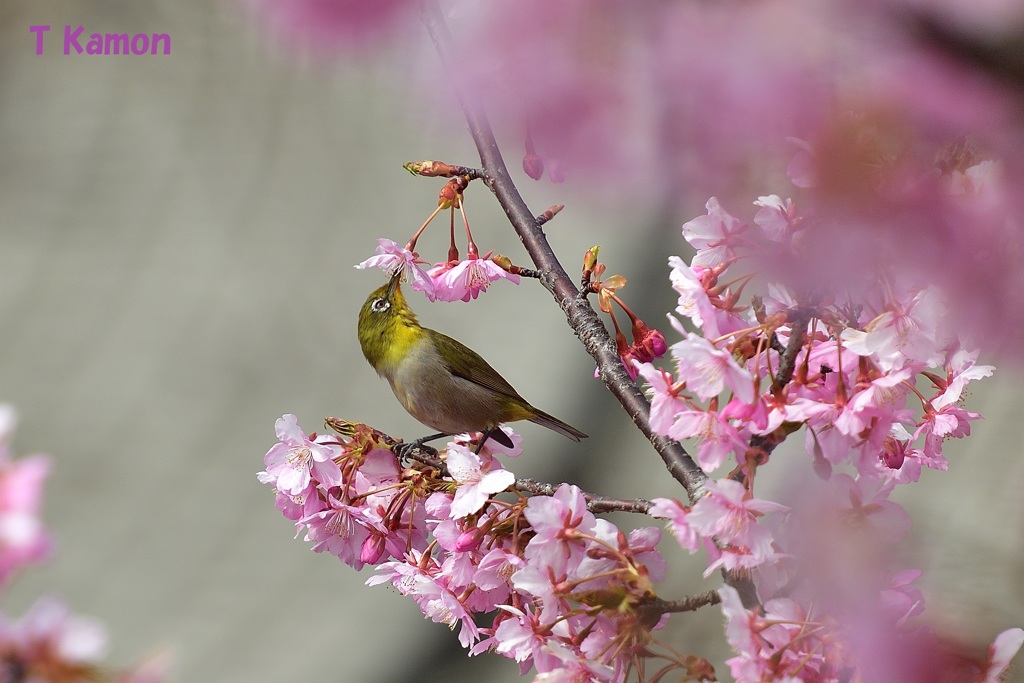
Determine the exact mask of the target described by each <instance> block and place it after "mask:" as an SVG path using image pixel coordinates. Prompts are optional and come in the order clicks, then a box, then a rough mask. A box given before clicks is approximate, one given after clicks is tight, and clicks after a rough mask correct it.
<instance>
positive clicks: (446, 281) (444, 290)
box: [429, 258, 519, 301]
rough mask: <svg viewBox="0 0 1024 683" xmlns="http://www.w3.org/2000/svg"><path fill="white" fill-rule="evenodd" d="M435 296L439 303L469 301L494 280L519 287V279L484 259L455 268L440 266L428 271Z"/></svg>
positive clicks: (459, 263) (470, 260)
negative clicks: (505, 281)
mask: <svg viewBox="0 0 1024 683" xmlns="http://www.w3.org/2000/svg"><path fill="white" fill-rule="evenodd" d="M429 275H430V278H431V280H432V281H433V287H434V295H435V297H436V299H437V300H438V301H470V300H471V299H475V298H477V296H479V295H480V293H481V292H484V291H487V287H488V286H489V285H490V284H491V283H492V282H494V281H495V280H508V281H509V282H511V283H512V284H514V285H518V284H519V276H518V275H513V274H512V273H509V272H508V271H506V270H504V269H503V268H501V267H500V266H498V265H497V264H496V263H494V262H493V261H491V260H490V259H486V258H483V259H481V258H475V259H466V260H465V261H459V262H458V263H456V264H454V265H453V264H449V263H440V264H438V265H436V266H434V267H433V268H431V269H430V271H429Z"/></svg>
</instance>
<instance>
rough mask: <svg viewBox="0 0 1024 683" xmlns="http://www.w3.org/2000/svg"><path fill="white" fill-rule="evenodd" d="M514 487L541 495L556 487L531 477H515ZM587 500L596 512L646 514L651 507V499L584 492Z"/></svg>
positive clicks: (588, 505)
mask: <svg viewBox="0 0 1024 683" xmlns="http://www.w3.org/2000/svg"><path fill="white" fill-rule="evenodd" d="M515 486H516V488H517V489H519V490H520V491H526V492H528V493H535V494H538V495H542V496H552V495H554V494H555V491H556V490H558V487H557V486H555V485H554V484H549V483H547V482H542V481H535V480H533V479H516V484H515ZM583 497H584V498H586V500H587V509H588V510H590V511H591V512H593V513H595V514H597V513H601V512H639V513H641V514H647V511H648V510H650V509H651V501H649V500H644V499H643V498H637V499H636V500H622V499H620V498H608V497H606V496H599V495H597V494H594V493H584V494H583Z"/></svg>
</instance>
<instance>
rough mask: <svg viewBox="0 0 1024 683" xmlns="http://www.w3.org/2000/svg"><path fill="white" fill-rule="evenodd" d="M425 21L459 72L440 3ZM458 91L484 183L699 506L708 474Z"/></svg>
mask: <svg viewBox="0 0 1024 683" xmlns="http://www.w3.org/2000/svg"><path fill="white" fill-rule="evenodd" d="M423 21H424V23H425V24H426V27H427V31H428V32H429V33H430V37H431V39H432V40H433V42H434V46H435V48H436V49H437V53H438V56H439V57H440V60H441V65H442V68H443V69H444V70H445V71H446V72H448V73H456V72H457V69H456V66H457V60H456V59H455V56H454V46H453V41H452V37H451V33H450V32H449V31H448V26H447V24H446V23H445V20H444V16H443V15H442V14H441V9H440V7H439V6H438V4H437V0H424V2H423ZM453 87H454V88H455V92H456V96H457V97H458V99H459V103H460V104H461V105H462V110H463V112H464V114H465V116H466V122H467V123H468V124H469V131H470V134H471V135H472V137H473V142H474V143H475V144H476V147H477V151H478V152H479V153H480V161H481V164H482V166H483V168H484V173H485V179H484V182H485V183H487V186H488V187H490V188H491V191H492V192H493V193H494V195H495V197H497V199H498V203H499V204H500V205H501V208H502V209H503V210H504V211H505V215H506V216H508V220H509V222H510V223H511V224H512V227H513V228H515V231H516V233H518V235H519V239H520V240H522V242H523V246H525V247H526V251H527V253H529V255H530V258H531V259H533V263H534V264H535V265H536V266H537V268H538V269H539V270H540V271H541V277H540V281H541V283H542V284H543V285H544V287H545V288H546V289H547V290H548V291H549V292H550V293H551V295H552V296H553V297H554V299H555V301H557V302H558V304H559V306H561V308H562V311H563V312H564V313H565V317H566V321H567V322H568V323H569V326H570V327H572V329H573V331H574V332H575V333H576V336H577V337H579V339H580V341H581V342H582V343H583V346H584V348H585V349H586V350H587V353H589V354H590V355H591V357H593V359H594V361H595V362H596V363H597V367H598V375H599V377H600V378H601V381H602V382H604V384H605V386H606V387H608V389H609V391H611V392H612V394H613V395H614V396H615V398H616V399H617V400H618V401H619V403H620V404H621V405H622V407H623V409H624V410H625V411H626V413H627V414H628V415H629V417H630V419H632V421H633V424H635V425H636V426H637V428H639V429H640V431H641V432H643V434H644V436H646V437H647V438H648V440H650V442H651V444H652V445H653V446H654V448H655V450H656V451H657V452H658V454H659V455H660V456H661V459H662V460H663V461H664V462H665V466H666V467H667V468H668V471H669V473H670V474H671V475H672V476H673V477H674V478H675V479H676V481H678V482H679V483H680V484H682V485H683V488H684V489H685V490H686V493H687V495H688V496H689V499H690V501H691V502H696V501H697V500H698V499H699V498H701V497H702V496H703V495H704V494H705V493H706V489H705V488H704V482H705V481H706V480H707V474H705V473H704V471H703V470H701V468H700V467H699V466H698V465H697V463H696V462H694V461H693V458H691V457H690V456H689V454H687V452H686V451H685V450H684V449H683V447H682V446H681V445H680V444H679V443H678V442H675V441H672V440H670V439H667V438H665V437H663V436H661V435H659V434H655V433H654V432H653V431H652V430H651V425H650V412H651V406H650V403H649V402H648V401H647V398H646V397H645V396H644V394H643V392H641V391H640V390H639V389H638V388H637V386H636V384H634V382H633V380H632V378H630V376H629V373H627V372H626V369H625V368H624V367H623V365H622V361H621V360H620V359H619V356H618V354H617V353H616V351H615V344H614V342H613V341H612V338H611V336H610V335H609V334H608V330H607V329H606V328H605V326H604V324H603V323H602V322H601V319H600V318H599V317H598V315H597V313H596V312H595V311H594V309H593V308H592V307H591V306H590V304H589V302H587V301H586V300H585V299H581V298H580V297H578V296H577V295H578V293H579V292H578V290H577V289H576V285H575V284H574V283H573V281H572V279H571V278H570V277H569V275H568V274H567V273H566V272H565V269H564V268H562V265H561V263H559V261H558V258H557V257H556V256H555V253H554V251H553V250H552V249H551V245H550V244H548V241H547V237H546V236H545V235H544V231H543V229H542V228H541V226H540V225H539V224H538V222H537V219H536V217H535V216H534V214H533V212H532V211H530V209H529V207H527V205H526V202H525V201H524V200H523V197H522V195H520V194H519V191H518V190H517V189H516V186H515V183H513V181H512V177H511V176H510V175H509V172H508V168H506V166H505V161H504V159H502V156H501V150H500V149H499V147H498V143H497V140H496V139H495V137H494V132H493V130H492V129H491V126H490V123H489V122H488V120H487V116H486V115H485V114H484V112H483V110H482V109H481V108H480V107H478V106H477V105H476V104H475V103H474V102H472V101H471V100H470V99H469V98H468V96H467V94H466V93H465V91H463V90H462V89H461V88H460V87H459V85H458V82H457V81H456V80H454V79H453Z"/></svg>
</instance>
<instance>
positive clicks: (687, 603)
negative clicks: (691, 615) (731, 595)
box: [652, 591, 722, 614]
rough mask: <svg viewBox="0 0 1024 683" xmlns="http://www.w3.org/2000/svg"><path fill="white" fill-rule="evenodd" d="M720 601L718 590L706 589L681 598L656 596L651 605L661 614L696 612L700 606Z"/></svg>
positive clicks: (715, 603)
mask: <svg viewBox="0 0 1024 683" xmlns="http://www.w3.org/2000/svg"><path fill="white" fill-rule="evenodd" d="M720 602H722V596H720V595H719V594H718V591H708V592H706V593H700V594H698V595H689V596H687V597H685V598H683V599H681V600H662V599H661V598H658V599H657V600H656V601H655V602H654V603H653V604H652V606H653V607H654V608H655V609H657V610H658V611H660V612H661V613H662V614H664V613H666V612H696V611H697V610H699V609H700V608H701V607H706V606H708V605H717V604H718V603H720Z"/></svg>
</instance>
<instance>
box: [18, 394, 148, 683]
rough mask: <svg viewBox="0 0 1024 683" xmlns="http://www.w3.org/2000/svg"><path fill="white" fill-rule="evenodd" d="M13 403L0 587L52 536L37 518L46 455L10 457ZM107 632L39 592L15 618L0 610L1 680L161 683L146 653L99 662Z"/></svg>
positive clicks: (35, 558)
mask: <svg viewBox="0 0 1024 683" xmlns="http://www.w3.org/2000/svg"><path fill="white" fill-rule="evenodd" d="M16 422H17V420H16V415H15V411H14V409H13V408H12V407H11V406H9V405H7V404H0V589H2V588H6V587H7V586H8V585H9V583H10V581H11V580H12V579H13V578H14V576H15V575H17V574H18V573H20V572H21V571H23V570H25V569H26V568H28V567H30V566H31V565H33V564H36V563H38V562H40V561H42V560H44V559H47V558H48V557H49V556H50V554H51V551H52V545H53V543H52V539H51V537H50V534H49V532H48V531H47V530H46V528H45V526H44V525H43V522H42V520H41V519H40V517H39V512H40V506H41V503H42V494H43V484H44V483H45V480H46V477H47V476H48V475H49V472H50V461H49V458H48V457H46V456H44V455H31V456H27V457H22V458H16V457H15V455H14V452H13V450H12V448H11V439H12V436H13V433H14V427H15V424H16ZM106 650H107V634H106V631H105V630H104V628H103V625H102V624H100V623H99V622H98V621H96V620H94V619H91V618H88V617H82V616H78V615H75V614H73V613H72V612H71V610H70V609H69V608H68V607H67V606H66V605H65V604H64V603H63V602H61V601H60V600H58V599H57V598H54V597H51V596H44V597H41V598H39V599H38V600H37V601H36V602H35V603H34V604H33V605H32V606H31V607H30V608H29V609H28V611H26V612H25V613H24V614H23V615H22V616H21V617H20V618H12V617H10V616H8V615H7V614H5V613H4V612H0V680H2V681H67V682H68V683H78V682H81V683H85V681H95V680H101V679H102V680H111V681H115V682H116V683H160V682H161V681H164V680H166V678H165V674H164V672H165V670H166V668H167V663H166V662H164V661H163V660H162V659H159V658H158V659H153V660H150V661H147V662H144V663H142V664H141V665H140V666H138V667H136V668H134V669H130V670H125V671H120V672H111V671H107V670H105V669H103V668H102V660H103V657H104V655H105V654H106Z"/></svg>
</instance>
